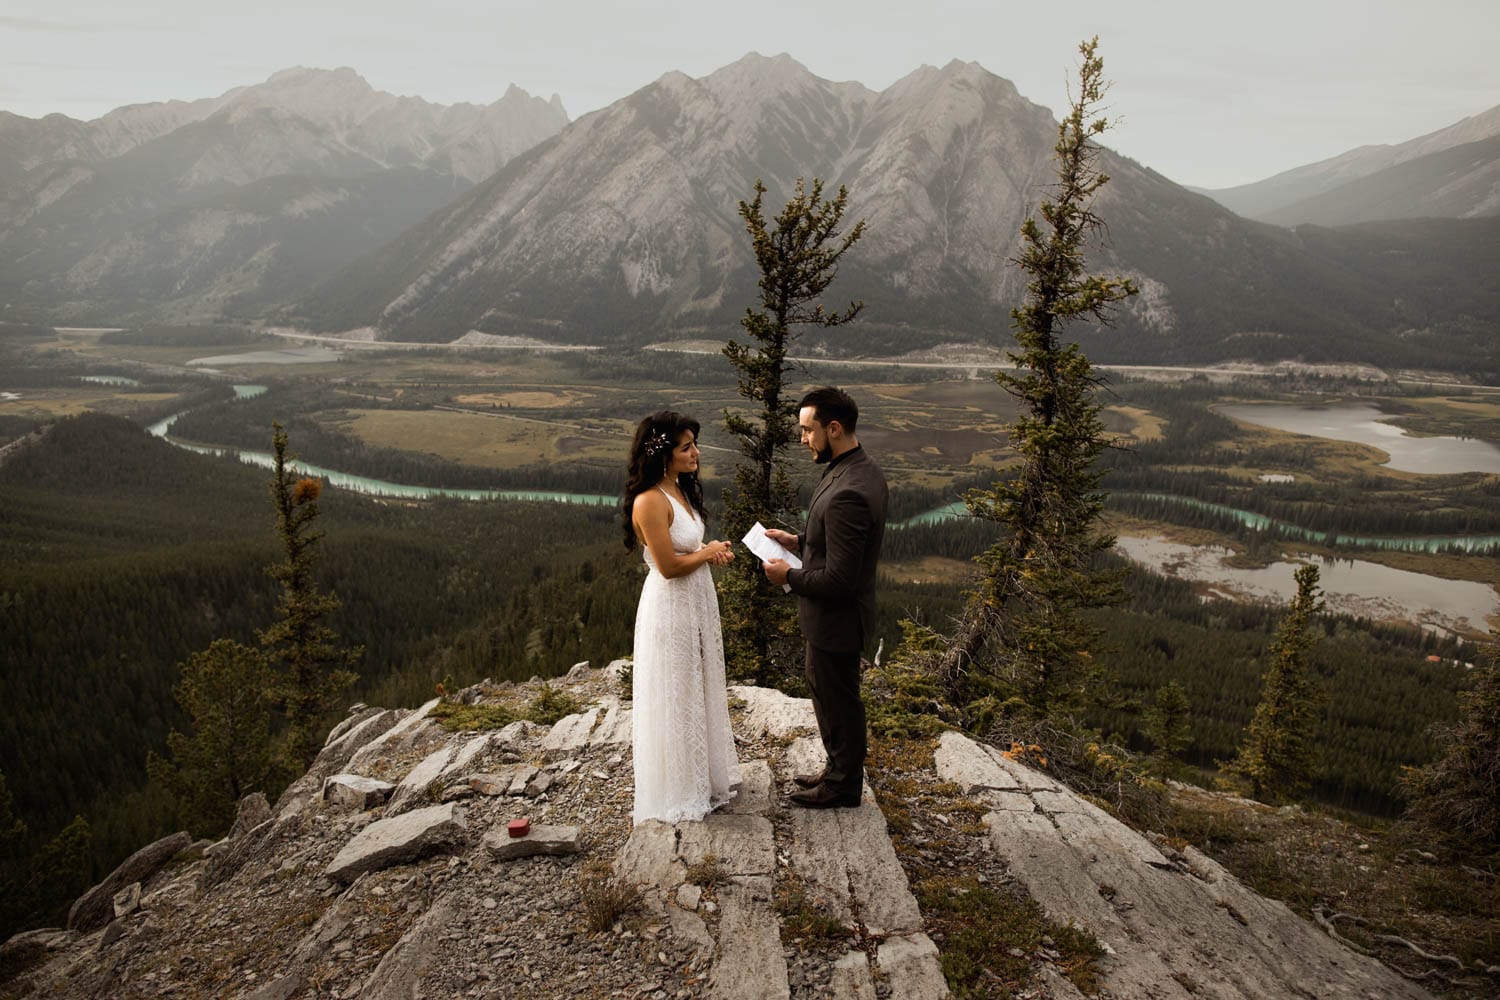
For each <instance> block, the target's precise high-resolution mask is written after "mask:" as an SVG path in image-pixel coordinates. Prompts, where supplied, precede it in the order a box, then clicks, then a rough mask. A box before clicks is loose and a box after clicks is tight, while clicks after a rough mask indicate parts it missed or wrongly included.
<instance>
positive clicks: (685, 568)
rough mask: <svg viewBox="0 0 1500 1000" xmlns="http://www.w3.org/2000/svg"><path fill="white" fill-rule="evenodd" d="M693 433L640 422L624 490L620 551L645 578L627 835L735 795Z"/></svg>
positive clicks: (687, 420) (684, 422) (680, 425)
mask: <svg viewBox="0 0 1500 1000" xmlns="http://www.w3.org/2000/svg"><path fill="white" fill-rule="evenodd" d="M698 428H699V425H698V421H696V420H694V419H692V418H691V417H686V416H683V415H682V414H680V413H674V412H672V411H671V410H663V411H662V412H660V413H654V414H652V415H651V416H649V417H646V418H645V419H644V420H642V421H641V422H640V426H638V427H637V428H636V430H635V440H634V442H632V444H631V446H630V465H629V469H628V472H627V475H626V480H625V501H624V508H625V517H624V522H625V523H624V529H625V548H626V550H627V551H628V550H630V549H633V548H635V546H636V544H637V543H640V544H641V545H642V546H643V548H644V554H645V559H646V565H647V567H648V572H647V576H646V583H645V586H644V587H642V588H641V602H640V605H639V607H638V608H637V610H636V615H635V655H634V661H635V663H634V667H633V685H632V698H633V701H634V707H633V709H632V718H633V722H632V726H633V740H634V750H635V809H634V811H633V813H632V817H633V819H634V821H635V822H636V823H638V824H639V823H642V822H644V821H646V820H648V819H659V820H663V821H665V822H667V823H678V822H681V821H683V820H697V819H702V818H703V817H704V816H706V815H707V814H708V813H710V812H712V811H713V810H714V809H716V808H718V807H719V806H721V805H723V804H724V803H726V802H728V801H729V800H730V799H731V798H732V797H733V795H734V788H735V786H737V785H738V784H739V783H740V770H739V763H738V761H737V760H736V759H735V753H734V735H733V733H732V732H731V731H730V728H729V704H728V696H727V695H726V693H725V690H724V638H723V634H722V633H721V631H720V629H719V601H718V597H717V595H716V594H715V593H714V582H713V577H712V576H710V574H709V570H708V567H709V566H710V565H714V566H722V565H724V564H725V563H727V562H729V561H730V560H732V559H733V558H734V552H733V551H732V550H731V549H730V546H729V543H728V542H722V541H714V542H709V543H707V544H704V541H703V529H704V521H705V514H704V509H703V488H702V486H700V485H699V483H698Z"/></svg>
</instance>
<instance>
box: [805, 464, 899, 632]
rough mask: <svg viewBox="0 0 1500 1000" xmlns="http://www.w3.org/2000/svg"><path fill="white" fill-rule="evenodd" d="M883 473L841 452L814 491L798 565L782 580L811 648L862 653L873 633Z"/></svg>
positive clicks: (882, 531) (882, 533)
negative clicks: (794, 598) (788, 588)
mask: <svg viewBox="0 0 1500 1000" xmlns="http://www.w3.org/2000/svg"><path fill="white" fill-rule="evenodd" d="M886 495H887V490H886V485H885V476H884V475H883V474H882V473H881V471H880V467H879V466H878V465H876V464H875V462H874V460H873V459H871V458H870V456H869V455H867V454H865V450H864V449H863V448H858V449H856V450H854V451H851V452H847V453H845V455H844V457H843V458H841V459H840V460H839V461H838V462H837V463H835V464H834V466H833V467H832V468H830V469H829V470H828V471H827V472H826V473H824V475H823V478H822V480H821V481H820V482H819V483H818V486H817V488H816V489H815V490H813V495H812V501H811V502H810V503H809V504H808V507H807V530H806V531H804V532H803V533H802V537H801V551H800V552H799V553H798V554H799V555H800V556H801V557H802V568H801V569H794V570H792V571H791V572H790V573H789V574H788V576H787V583H789V584H791V587H792V593H794V594H796V595H797V598H798V601H797V619H798V621H799V622H800V623H801V625H802V635H803V636H804V637H805V638H806V639H807V641H808V643H809V644H810V645H813V646H816V647H817V648H819V649H826V650H829V651H831V652H836V653H855V652H861V651H862V650H863V649H864V648H865V645H866V643H868V642H869V641H870V639H871V638H872V637H873V636H874V634H875V570H876V564H877V563H878V562H879V561H880V543H881V541H882V540H883V539H884V538H885V504H886Z"/></svg>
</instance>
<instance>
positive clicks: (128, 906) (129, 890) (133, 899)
mask: <svg viewBox="0 0 1500 1000" xmlns="http://www.w3.org/2000/svg"><path fill="white" fill-rule="evenodd" d="M112 902H113V903H114V911H115V916H116V917H124V916H129V915H130V914H132V913H134V912H135V911H136V910H139V909H140V908H141V884H140V883H139V882H132V883H130V884H129V885H127V886H126V887H125V888H123V889H121V890H120V891H119V892H117V893H115V897H114V899H113V901H112Z"/></svg>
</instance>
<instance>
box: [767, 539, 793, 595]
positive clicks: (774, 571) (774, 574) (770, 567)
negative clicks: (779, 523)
mask: <svg viewBox="0 0 1500 1000" xmlns="http://www.w3.org/2000/svg"><path fill="white" fill-rule="evenodd" d="M766 534H768V535H769V534H770V532H769V531H768V532H766ZM782 534H785V532H782ZM762 568H763V569H764V570H765V572H766V579H767V580H770V581H771V583H773V584H775V585H776V586H778V587H784V586H786V575H787V573H788V572H790V570H791V567H790V566H788V565H787V562H786V560H785V559H767V560H766V561H765V562H764V563H763V564H762Z"/></svg>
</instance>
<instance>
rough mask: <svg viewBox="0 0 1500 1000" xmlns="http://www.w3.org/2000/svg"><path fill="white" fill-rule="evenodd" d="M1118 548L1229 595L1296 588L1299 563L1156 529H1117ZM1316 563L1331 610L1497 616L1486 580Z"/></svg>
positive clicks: (1268, 594) (1287, 594) (1473, 620)
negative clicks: (1242, 560)
mask: <svg viewBox="0 0 1500 1000" xmlns="http://www.w3.org/2000/svg"><path fill="white" fill-rule="evenodd" d="M1115 548H1116V550H1118V551H1119V552H1120V554H1121V555H1124V556H1125V557H1126V558H1128V559H1130V560H1131V561H1132V562H1135V563H1138V564H1140V565H1142V566H1145V567H1147V568H1149V569H1153V570H1155V571H1157V572H1159V573H1162V574H1164V575H1166V576H1175V577H1178V578H1180V579H1183V580H1191V581H1194V582H1196V583H1202V584H1206V585H1207V587H1208V591H1209V594H1210V595H1212V596H1218V597H1223V598H1226V599H1229V600H1251V601H1256V600H1261V601H1276V602H1279V603H1285V602H1288V601H1290V600H1291V599H1292V597H1293V595H1295V594H1296V592H1297V584H1296V581H1295V580H1294V579H1293V574H1294V573H1295V572H1296V570H1297V569H1298V567H1299V566H1301V565H1302V564H1301V563H1293V562H1274V563H1272V564H1270V565H1269V566H1264V567H1256V568H1250V569H1246V568H1241V567H1238V566H1228V565H1225V559H1226V558H1227V557H1228V556H1230V555H1231V554H1232V553H1231V550H1230V549H1228V548H1225V547H1223V546H1220V545H1186V544H1183V543H1180V542H1170V541H1167V540H1166V539H1164V538H1161V537H1159V536H1150V537H1128V536H1121V537H1120V538H1119V539H1117V540H1116V542H1115ZM1314 565H1316V566H1317V567H1318V575H1319V582H1320V585H1321V586H1322V588H1323V591H1324V595H1325V598H1326V600H1327V604H1328V610H1329V611H1334V612H1338V613H1341V614H1349V615H1358V616H1362V617H1365V618H1372V619H1376V620H1394V621H1403V622H1412V623H1415V624H1418V625H1421V626H1423V627H1424V628H1430V629H1436V630H1441V631H1444V632H1467V633H1470V634H1474V633H1483V632H1485V631H1486V630H1487V629H1488V625H1487V624H1486V619H1487V618H1490V617H1496V616H1500V594H1497V593H1496V592H1495V588H1494V587H1491V586H1489V585H1487V584H1483V583H1475V582H1473V581H1470V580H1444V579H1442V578H1440V577H1435V576H1427V575H1424V574H1422V573H1411V572H1408V571H1406V570H1400V569H1392V568H1391V567H1389V566H1382V565H1380V564H1379V563H1372V562H1365V561H1363V560H1360V559H1335V560H1329V561H1321V560H1319V561H1317V562H1315V563H1314Z"/></svg>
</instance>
